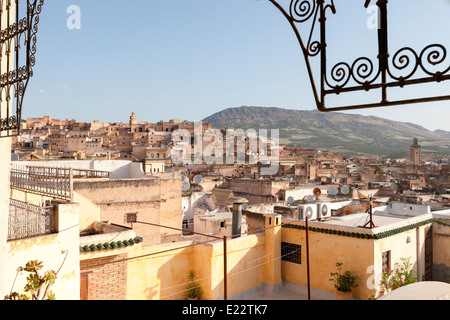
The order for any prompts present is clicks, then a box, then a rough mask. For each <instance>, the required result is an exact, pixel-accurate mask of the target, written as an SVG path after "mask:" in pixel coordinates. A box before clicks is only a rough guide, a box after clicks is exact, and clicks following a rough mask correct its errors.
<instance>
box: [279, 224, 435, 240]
mask: <svg viewBox="0 0 450 320" xmlns="http://www.w3.org/2000/svg"><path fill="white" fill-rule="evenodd" d="M433 221H434V219H428V220H424V221H421V222H418V223H414V224H409V225H407V226H403V227H400V228H395V229H392V230H387V231H382V232H379V233H374V234H368V233H360V232H349V231H343V230H336V229H327V228H317V227H309V231H312V232H320V233H325V234H333V235H337V236H344V237H352V238H358V239H374V240H378V239H383V238H386V237H390V236H393V235H396V234H398V233H402V232H405V231H408V230H411V229H415V228H417V227H420V226H423V225H426V224H429V223H432V222H433ZM283 228H291V229H299V230H306V226H303V225H296V224H285V225H283Z"/></svg>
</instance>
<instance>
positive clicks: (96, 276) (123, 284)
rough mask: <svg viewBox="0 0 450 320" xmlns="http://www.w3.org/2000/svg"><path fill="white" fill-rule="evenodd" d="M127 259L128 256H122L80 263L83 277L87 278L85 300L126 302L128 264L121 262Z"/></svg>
mask: <svg viewBox="0 0 450 320" xmlns="http://www.w3.org/2000/svg"><path fill="white" fill-rule="evenodd" d="M127 257H128V255H127V254H121V255H115V256H109V257H103V258H98V259H91V260H84V261H80V263H81V275H82V276H83V275H84V276H85V277H86V278H87V288H86V289H87V290H86V292H87V297H84V298H85V299H87V300H125V299H126V294H127V262H126V261H120V260H124V259H126V258H127ZM115 261H117V262H115ZM82 285H83V283H82ZM82 291H83V290H82ZM82 299H83V297H82Z"/></svg>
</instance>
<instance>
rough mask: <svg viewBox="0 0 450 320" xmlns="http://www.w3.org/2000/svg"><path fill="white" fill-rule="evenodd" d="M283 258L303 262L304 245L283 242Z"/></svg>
mask: <svg viewBox="0 0 450 320" xmlns="http://www.w3.org/2000/svg"><path fill="white" fill-rule="evenodd" d="M281 260H282V261H287V262H292V263H297V264H302V246H301V245H299V244H293V243H287V242H281Z"/></svg>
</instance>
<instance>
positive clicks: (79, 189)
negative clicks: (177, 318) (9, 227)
mask: <svg viewBox="0 0 450 320" xmlns="http://www.w3.org/2000/svg"><path fill="white" fill-rule="evenodd" d="M74 191H75V193H76V196H75V200H76V199H77V198H78V197H79V198H81V197H84V198H86V199H89V201H91V202H92V203H93V204H94V205H95V206H96V207H98V208H99V211H100V220H101V221H109V222H110V223H114V224H119V225H123V226H127V227H130V226H131V224H129V223H127V222H126V214H127V213H137V220H138V221H141V222H147V223H152V224H162V225H165V226H169V227H173V228H178V229H181V228H182V211H181V178H180V176H179V174H175V173H167V174H166V173H164V174H161V175H159V176H158V177H149V178H146V179H115V180H106V179H105V180H98V179H97V180H96V179H87V180H77V181H74ZM81 211H82V215H83V206H82V208H81ZM84 214H86V215H88V214H89V213H88V212H86V213H84ZM93 222H94V221H93ZM133 229H134V231H135V232H136V234H137V235H138V236H139V237H142V238H144V241H143V244H144V245H151V244H157V243H160V242H161V236H167V235H176V234H181V231H176V230H171V229H167V228H159V227H155V226H151V225H146V224H142V223H134V224H133Z"/></svg>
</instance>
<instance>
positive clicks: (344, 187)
mask: <svg viewBox="0 0 450 320" xmlns="http://www.w3.org/2000/svg"><path fill="white" fill-rule="evenodd" d="M341 192H342V194H349V192H350V188H349V187H347V186H343V187H342V188H341Z"/></svg>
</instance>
